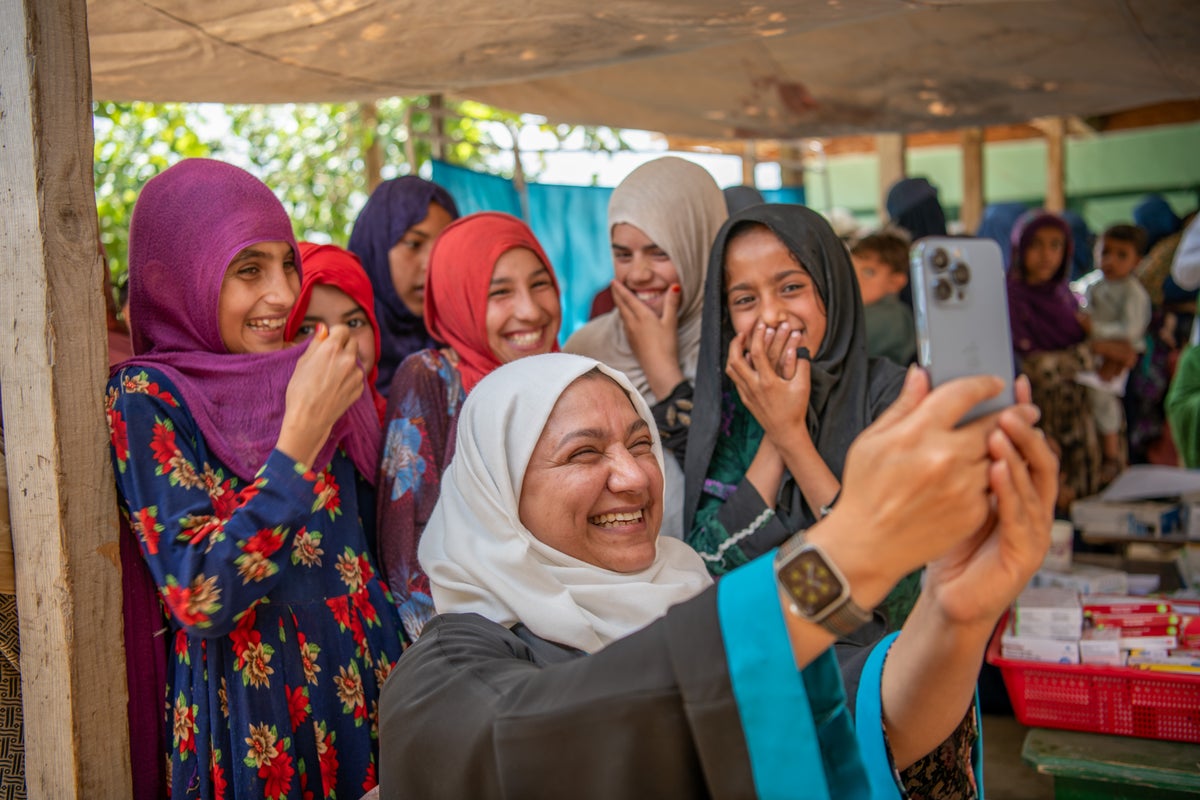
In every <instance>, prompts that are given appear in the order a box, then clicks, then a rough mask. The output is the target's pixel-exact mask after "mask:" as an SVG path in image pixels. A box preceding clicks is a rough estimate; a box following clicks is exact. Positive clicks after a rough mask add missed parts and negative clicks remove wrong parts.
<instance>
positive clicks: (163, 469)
mask: <svg viewBox="0 0 1200 800" xmlns="http://www.w3.org/2000/svg"><path fill="white" fill-rule="evenodd" d="M177 397H178V392H177V391H176V389H175V387H174V386H172V385H171V383H170V381H169V380H168V379H167V378H166V377H165V376H163V375H162V374H161V373H158V372H157V371H155V370H153V369H149V368H144V367H128V368H126V369H124V370H122V371H121V372H120V373H119V374H118V375H117V376H115V377H114V378H113V379H112V380H111V381H110V382H109V385H108V388H107V392H106V395H105V411H106V414H107V416H108V421H109V431H110V441H111V448H112V458H113V465H114V468H115V470H116V473H117V487H118V491H119V494H120V498H121V507H122V511H123V512H124V513H125V514H126V515H127V517H128V520H129V526H130V529H131V530H132V531H133V533H134V535H135V536H136V538H137V540H138V543H139V544H140V546H141V550H142V556H143V557H144V559H145V561H146V563H147V565H148V566H149V568H150V572H151V574H152V575H153V576H154V580H155V582H156V583H157V585H158V590H159V593H160V595H161V597H162V601H163V606H164V608H165V609H166V610H167V613H168V615H169V622H170V626H171V631H170V632H169V635H168V637H167V638H166V640H165V641H167V642H170V652H169V653H168V656H167V659H168V665H167V672H168V677H167V687H166V694H165V696H164V697H163V700H164V705H163V708H164V712H165V714H166V720H165V721H166V730H167V732H168V735H167V741H166V742H164V746H166V747H167V749H168V752H167V753H166V755H167V756H168V758H169V770H168V773H169V776H170V783H171V796H172V798H233V799H234V800H246V799H247V798H253V800H303V798H309V797H311V798H335V797H336V798H355V797H359V796H361V795H362V793H363V792H364V791H365V790H366V789H370V788H371V787H373V786H374V785H375V780H376V778H375V775H376V766H375V761H376V759H375V754H376V752H377V750H378V748H377V745H376V735H377V734H376V729H377V720H376V719H375V714H376V709H377V707H378V703H377V699H378V696H379V690H380V687H381V686H382V683H383V680H384V679H386V677H387V675H388V673H389V672H390V671H391V667H392V665H393V664H394V663H395V662H396V659H398V658H399V657H400V653H401V651H402V649H403V647H404V645H405V641H404V638H403V637H404V633H403V628H402V626H401V624H400V620H399V615H398V613H397V611H396V607H395V604H394V603H393V601H392V598H391V595H390V594H389V593H388V590H387V587H386V586H385V585H384V584H383V583H382V582H381V581H380V579H379V577H378V575H379V571H378V570H377V569H376V568H375V566H374V559H373V556H372V554H371V553H370V552H369V551H368V544H367V541H368V540H367V537H366V535H365V533H364V531H363V529H362V523H361V521H360V520H361V518H362V516H363V513H362V512H364V511H365V512H366V516H367V517H368V518H369V517H370V516H371V515H370V513H369V507H368V506H365V505H364V504H370V503H373V502H374V498H373V497H372V496H371V494H370V490H369V487H368V486H367V484H366V483H365V482H364V481H362V480H361V479H360V477H359V476H358V475H357V473H356V472H355V469H354V466H353V464H352V463H351V462H350V460H349V459H348V458H346V457H345V455H344V454H342V453H340V452H339V453H338V454H336V455H335V456H334V459H333V461H332V462H330V463H329V464H327V465H324V466H320V467H318V468H316V469H313V470H307V471H305V470H302V469H301V467H300V466H299V465H298V464H297V463H296V462H295V461H293V460H291V459H290V458H288V457H287V456H285V455H284V454H282V453H280V452H278V451H276V452H274V453H272V454H271V456H270V457H269V458H268V459H267V462H266V464H264V465H263V468H262V470H261V471H260V472H259V474H258V475H257V476H256V477H255V479H254V480H253V481H251V482H249V483H246V482H243V481H241V480H240V479H239V478H238V477H237V476H236V475H234V474H233V473H232V471H231V470H229V469H228V467H227V466H225V465H224V464H221V463H220V462H219V461H217V460H216V458H215V457H214V456H213V454H212V453H211V452H209V451H208V449H207V447H206V446H205V443H204V441H203V438H202V437H201V435H200V433H199V429H198V427H197V426H196V424H195V421H194V420H193V419H192V417H191V416H190V414H189V413H188V411H187V409H186V408H184V407H183V406H181V405H180V403H179V401H178V400H177V399H176V398H177Z"/></svg>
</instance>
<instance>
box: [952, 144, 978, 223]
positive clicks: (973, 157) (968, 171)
mask: <svg viewBox="0 0 1200 800" xmlns="http://www.w3.org/2000/svg"><path fill="white" fill-rule="evenodd" d="M962 176H963V178H962V181H963V185H962V206H961V207H960V208H959V211H958V221H959V222H960V223H962V226H963V228H964V229H965V230H966V231H967V232H968V233H974V232H975V231H976V229H978V228H979V221H980V220H981V219H983V129H982V128H967V129H965V130H964V131H963V132H962Z"/></svg>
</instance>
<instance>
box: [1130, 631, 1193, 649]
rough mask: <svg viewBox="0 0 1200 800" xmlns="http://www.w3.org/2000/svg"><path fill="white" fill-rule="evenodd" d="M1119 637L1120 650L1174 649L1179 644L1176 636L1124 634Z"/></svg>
mask: <svg viewBox="0 0 1200 800" xmlns="http://www.w3.org/2000/svg"><path fill="white" fill-rule="evenodd" d="M1121 633H1122V636H1121V638H1120V640H1119V641H1120V642H1121V649H1122V650H1174V649H1175V648H1176V647H1178V646H1179V637H1177V636H1125V635H1124V634H1125V631H1122V632H1121Z"/></svg>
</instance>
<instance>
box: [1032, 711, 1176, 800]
mask: <svg viewBox="0 0 1200 800" xmlns="http://www.w3.org/2000/svg"><path fill="white" fill-rule="evenodd" d="M1021 758H1023V759H1024V760H1025V763H1026V764H1029V765H1030V766H1032V767H1034V768H1035V769H1037V771H1038V772H1040V773H1043V774H1046V775H1052V776H1053V777H1054V797H1055V800H1093V799H1098V798H1104V799H1105V800H1126V799H1128V800H1133V799H1134V798H1146V799H1147V800H1176V798H1185V797H1190V798H1200V744H1187V743H1185V742H1163V741H1157V740H1154V739H1136V738H1133V737H1130V736H1107V735H1104V734H1099V733H1079V732H1077V731H1059V730H1049V729H1047V728H1033V729H1031V730H1030V731H1029V733H1028V734H1027V735H1026V737H1025V745H1024V747H1023V748H1022V749H1021Z"/></svg>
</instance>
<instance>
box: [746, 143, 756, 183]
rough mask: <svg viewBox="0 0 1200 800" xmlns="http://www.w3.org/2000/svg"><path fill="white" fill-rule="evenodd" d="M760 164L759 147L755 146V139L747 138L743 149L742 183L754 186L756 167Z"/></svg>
mask: <svg viewBox="0 0 1200 800" xmlns="http://www.w3.org/2000/svg"><path fill="white" fill-rule="evenodd" d="M756 166H758V154H757V148H756V147H755V146H754V140H753V139H747V140H746V141H745V142H744V150H743V151H742V185H743V186H754V185H755V183H754V168H755V167H756Z"/></svg>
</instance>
